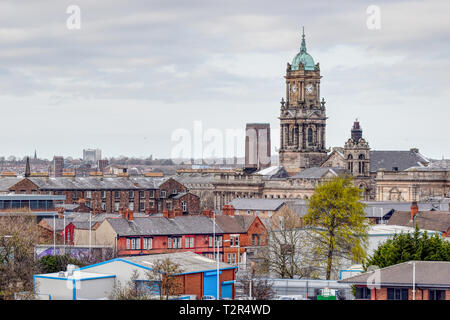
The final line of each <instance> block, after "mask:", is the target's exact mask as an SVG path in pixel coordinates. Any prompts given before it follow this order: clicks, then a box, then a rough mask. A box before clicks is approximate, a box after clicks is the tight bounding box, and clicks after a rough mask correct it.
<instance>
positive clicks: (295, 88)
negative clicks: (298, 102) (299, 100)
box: [292, 84, 297, 93]
mask: <svg viewBox="0 0 450 320" xmlns="http://www.w3.org/2000/svg"><path fill="white" fill-rule="evenodd" d="M292 92H293V93H296V92H297V86H296V85H295V84H294V85H293V86H292Z"/></svg>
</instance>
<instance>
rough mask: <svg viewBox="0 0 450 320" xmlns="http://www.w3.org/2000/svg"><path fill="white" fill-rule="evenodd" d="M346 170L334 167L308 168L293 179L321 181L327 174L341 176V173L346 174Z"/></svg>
mask: <svg viewBox="0 0 450 320" xmlns="http://www.w3.org/2000/svg"><path fill="white" fill-rule="evenodd" d="M345 171H346V170H345V169H343V168H333V167H312V168H307V169H305V170H303V171H301V172H300V173H297V174H296V175H294V176H292V177H291V179H321V178H322V177H323V176H325V175H326V174H327V173H329V172H330V173H331V174H332V175H334V176H337V175H339V174H340V173H343V172H345Z"/></svg>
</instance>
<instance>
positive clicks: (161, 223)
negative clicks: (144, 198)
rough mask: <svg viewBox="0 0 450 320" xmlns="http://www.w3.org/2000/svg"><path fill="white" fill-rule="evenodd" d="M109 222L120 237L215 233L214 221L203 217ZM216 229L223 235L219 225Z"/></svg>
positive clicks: (116, 220) (117, 219) (112, 219)
mask: <svg viewBox="0 0 450 320" xmlns="http://www.w3.org/2000/svg"><path fill="white" fill-rule="evenodd" d="M107 221H108V223H109V224H110V225H111V226H112V228H113V229H114V230H115V232H116V233H117V234H118V235H120V236H138V235H184V234H212V233H213V220H212V219H210V218H209V217H206V216H202V215H197V216H176V217H174V219H168V218H166V217H137V218H134V219H133V220H131V221H129V220H127V219H124V218H107ZM215 229H216V233H223V230H222V229H221V228H220V227H219V226H218V225H217V223H216V228H215Z"/></svg>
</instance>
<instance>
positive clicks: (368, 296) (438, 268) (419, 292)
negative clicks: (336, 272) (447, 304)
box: [338, 261, 450, 300]
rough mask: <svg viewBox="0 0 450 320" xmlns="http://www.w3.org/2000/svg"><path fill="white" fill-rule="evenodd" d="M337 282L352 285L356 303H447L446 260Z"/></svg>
mask: <svg viewBox="0 0 450 320" xmlns="http://www.w3.org/2000/svg"><path fill="white" fill-rule="evenodd" d="M338 282H339V283H348V284H352V285H354V286H355V289H356V290H355V292H356V296H355V298H356V299H357V300H450V261H408V262H403V263H399V264H396V265H393V266H389V267H386V268H382V269H378V270H376V271H371V272H366V273H363V274H359V275H357V276H354V277H350V278H346V279H344V280H340V281H338ZM413 290H415V292H414V291H413Z"/></svg>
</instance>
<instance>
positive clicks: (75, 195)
mask: <svg viewBox="0 0 450 320" xmlns="http://www.w3.org/2000/svg"><path fill="white" fill-rule="evenodd" d="M72 198H73V199H76V198H77V192H76V191H73V192H72Z"/></svg>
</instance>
